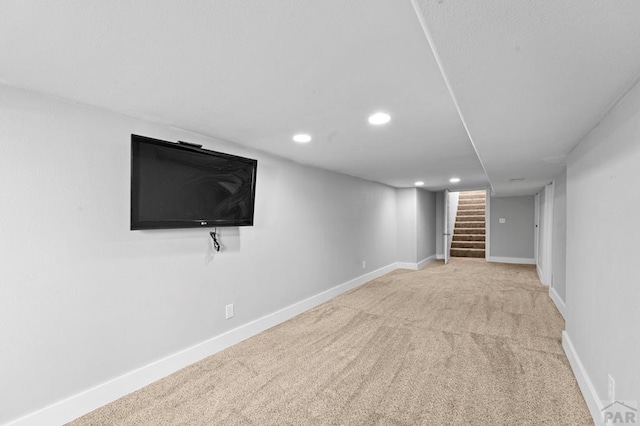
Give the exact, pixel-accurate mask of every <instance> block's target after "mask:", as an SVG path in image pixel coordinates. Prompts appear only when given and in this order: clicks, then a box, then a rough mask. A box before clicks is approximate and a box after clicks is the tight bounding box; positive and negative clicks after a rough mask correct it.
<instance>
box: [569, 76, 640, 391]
mask: <svg viewBox="0 0 640 426" xmlns="http://www.w3.org/2000/svg"><path fill="white" fill-rule="evenodd" d="M639 165H640V86H639V85H637V84H636V86H635V87H634V88H633V89H632V90H631V91H630V92H629V93H628V94H627V96H626V97H625V98H624V99H623V100H622V101H621V102H620V103H619V104H618V105H617V106H616V107H615V108H614V109H613V110H612V111H611V112H610V113H609V114H608V115H607V116H606V117H605V118H604V119H603V120H602V122H601V123H600V124H599V125H598V126H597V127H595V128H594V129H593V130H592V131H591V133H590V134H589V135H587V137H586V138H585V139H584V140H583V141H582V142H581V143H580V144H579V145H578V147H577V148H575V149H574V150H573V151H572V152H571V154H570V155H569V159H568V163H567V250H566V257H567V270H566V301H567V318H566V329H567V335H568V336H569V338H570V340H571V342H572V343H573V346H574V348H575V350H576V354H577V356H578V357H579V359H580V360H581V361H582V364H583V366H584V369H585V373H586V375H587V376H588V378H589V379H590V380H591V382H592V383H593V385H594V387H595V390H596V391H597V393H598V396H599V398H601V399H606V397H607V374H611V375H612V376H613V377H614V379H615V382H616V395H615V397H616V399H618V400H625V399H629V400H636V401H640V363H639V362H638V359H639V354H640V326H639V324H640V285H639V282H640V280H639V279H638V269H637V268H636V267H637V265H638V258H639V254H638V253H639V252H638V242H640V226H638V217H640V213H639V212H640V187H639V186H638V182H640V167H639Z"/></svg>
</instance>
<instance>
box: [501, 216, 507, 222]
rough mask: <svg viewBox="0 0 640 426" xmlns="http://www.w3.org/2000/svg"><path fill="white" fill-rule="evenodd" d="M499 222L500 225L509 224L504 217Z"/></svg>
mask: <svg viewBox="0 0 640 426" xmlns="http://www.w3.org/2000/svg"><path fill="white" fill-rule="evenodd" d="M499 221H500V223H507V219H506V218H504V217H501V218H500V219H499Z"/></svg>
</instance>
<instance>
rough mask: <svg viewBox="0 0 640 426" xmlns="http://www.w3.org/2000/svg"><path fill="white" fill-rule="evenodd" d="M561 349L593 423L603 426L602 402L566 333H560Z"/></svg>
mask: <svg viewBox="0 0 640 426" xmlns="http://www.w3.org/2000/svg"><path fill="white" fill-rule="evenodd" d="M562 349H564V353H565V354H566V355H567V359H568V360H569V364H570V365H571V369H572V370H573V374H574V376H576V380H577V381H578V386H579V387H580V391H581V392H582V396H584V400H585V402H586V403H587V407H588V408H589V412H590V413H591V417H593V422H594V423H595V424H596V425H598V426H600V425H603V424H604V419H603V417H602V408H603V404H602V401H601V400H600V397H599V396H598V392H596V388H595V387H594V386H593V383H591V379H590V378H589V375H588V374H587V371H586V370H585V368H584V365H582V361H580V357H579V356H578V353H577V352H576V349H575V348H574V347H573V343H571V339H570V338H569V334H567V332H566V331H563V332H562Z"/></svg>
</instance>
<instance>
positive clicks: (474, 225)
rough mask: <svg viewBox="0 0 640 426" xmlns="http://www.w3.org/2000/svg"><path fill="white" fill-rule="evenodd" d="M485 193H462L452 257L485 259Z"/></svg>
mask: <svg viewBox="0 0 640 426" xmlns="http://www.w3.org/2000/svg"><path fill="white" fill-rule="evenodd" d="M485 197H486V192H485V191H466V192H460V195H459V198H458V211H457V214H456V226H455V228H454V229H453V239H452V240H451V256H452V257H481V258H484V257H485V205H486V204H485V201H486V198H485Z"/></svg>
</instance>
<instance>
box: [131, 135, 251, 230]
mask: <svg viewBox="0 0 640 426" xmlns="http://www.w3.org/2000/svg"><path fill="white" fill-rule="evenodd" d="M257 164H258V162H257V161H256V160H252V159H249V158H244V157H238V156H235V155H229V154H223V153H220V152H215V151H209V150H207V149H202V148H200V145H194V144H188V143H185V142H180V143H172V142H165V141H161V140H158V139H152V138H147V137H144V136H138V135H131V229H132V230H135V229H167V228H190V227H199V228H200V227H207V226H208V227H214V226H251V225H253V207H254V200H255V190H256V169H257Z"/></svg>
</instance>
